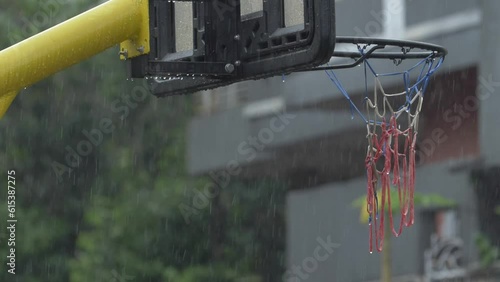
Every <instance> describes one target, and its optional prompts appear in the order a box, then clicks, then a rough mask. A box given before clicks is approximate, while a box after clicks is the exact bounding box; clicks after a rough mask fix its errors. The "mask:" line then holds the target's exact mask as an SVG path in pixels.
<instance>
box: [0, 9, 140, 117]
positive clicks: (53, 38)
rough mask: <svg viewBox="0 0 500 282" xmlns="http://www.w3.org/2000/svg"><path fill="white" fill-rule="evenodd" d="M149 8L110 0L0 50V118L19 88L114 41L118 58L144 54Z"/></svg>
mask: <svg viewBox="0 0 500 282" xmlns="http://www.w3.org/2000/svg"><path fill="white" fill-rule="evenodd" d="M148 10H149V9H148V0H110V1H108V2H106V3H104V4H101V5H99V6H97V7H95V8H93V9H91V10H89V11H87V12H85V13H83V14H81V15H78V16H76V17H74V18H72V19H70V20H68V21H66V22H63V23H61V24H59V25H57V26H55V27H52V28H50V29H48V30H46V31H44V32H42V33H39V34H37V35H35V36H33V37H31V38H28V39H26V40H24V41H22V42H20V43H18V44H16V45H14V46H11V47H9V48H7V49H5V50H3V51H0V66H1V67H0V118H1V117H2V116H3V115H4V114H5V112H6V111H7V109H8V107H9V106H10V104H11V103H12V101H13V100H14V98H15V96H16V95H17V93H18V92H19V91H20V90H21V89H23V88H25V87H28V86H31V85H33V84H34V83H36V82H38V81H41V80H43V79H45V78H47V77H49V76H51V75H53V74H55V73H57V72H59V71H61V70H64V69H66V68H68V67H70V66H72V65H75V64H77V63H79V62H81V61H84V60H86V59H88V58H90V57H92V56H94V55H96V54H98V53H101V52H103V51H105V50H106V49H108V48H110V47H112V46H114V45H116V44H119V43H121V46H120V50H121V52H120V54H122V56H121V57H122V59H125V58H126V57H128V58H132V57H136V56H139V55H142V54H147V53H149V48H150V44H149V14H148V13H149V11H148ZM125 54H126V57H125V56H124V55H125Z"/></svg>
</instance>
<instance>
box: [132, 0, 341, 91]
mask: <svg viewBox="0 0 500 282" xmlns="http://www.w3.org/2000/svg"><path fill="white" fill-rule="evenodd" d="M334 4H335V1H334V0H274V1H262V0H252V1H244V2H243V1H242V2H241V4H240V0H205V1H192V2H190V1H175V2H173V1H168V0H151V1H150V13H151V34H152V38H151V53H150V54H148V55H144V56H141V57H138V58H134V59H132V60H130V71H131V76H132V77H135V78H142V77H148V76H150V77H153V78H156V79H154V81H155V82H154V85H153V92H154V94H156V95H160V96H164V95H176V94H185V93H192V92H195V91H199V90H204V89H211V88H215V87H220V86H224V85H228V84H232V83H234V82H238V81H242V80H249V79H259V78H265V77H270V76H274V75H281V74H282V73H288V72H293V71H297V70H301V69H305V68H310V67H314V66H317V65H320V64H323V63H326V62H327V61H328V60H329V59H330V57H331V55H332V53H333V49H334V44H335V17H334V15H335V11H334Z"/></svg>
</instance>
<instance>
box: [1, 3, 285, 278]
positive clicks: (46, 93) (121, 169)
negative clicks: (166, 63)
mask: <svg viewBox="0 0 500 282" xmlns="http://www.w3.org/2000/svg"><path fill="white" fill-rule="evenodd" d="M58 2H65V1H58ZM66 2H67V3H68V4H65V5H63V6H61V7H60V10H59V12H58V13H53V14H51V16H50V20H49V21H48V23H47V24H46V25H39V26H37V27H36V28H35V29H33V30H31V29H27V30H28V31H29V32H28V33H26V34H24V31H23V29H25V28H26V26H25V22H26V20H25V19H27V20H28V21H30V19H32V18H33V16H34V14H35V13H36V12H37V11H41V10H42V9H43V7H42V6H41V5H42V4H43V3H45V1H31V0H29V1H10V0H9V1H7V0H0V7H1V9H0V49H2V48H5V47H7V46H9V45H10V44H11V38H9V36H10V34H21V36H22V37H24V38H26V37H28V36H30V35H32V34H34V33H36V32H38V31H40V30H43V29H46V28H48V27H50V26H51V25H52V24H53V23H57V22H61V21H63V20H65V19H67V18H69V17H71V16H74V15H76V14H78V13H79V12H82V11H84V10H86V9H87V8H90V7H92V6H95V5H97V4H98V3H99V2H102V1H97V0H93V1H83V0H79V1H66ZM66 2H65V3H66ZM125 77H126V76H125V66H124V65H123V64H122V63H121V62H120V61H119V60H118V58H117V48H112V49H110V50H108V51H106V52H104V53H102V54H100V55H98V56H96V57H95V58H92V59H90V60H88V61H86V62H83V63H81V64H78V65H76V66H74V67H72V68H70V69H69V70H66V71H63V72H60V73H58V74H56V75H54V76H52V77H50V78H48V79H46V80H44V81H42V82H40V83H37V84H36V85H34V86H32V87H29V88H28V89H26V90H25V91H23V93H21V94H20V95H18V97H17V98H16V100H15V101H14V103H13V105H12V107H11V108H10V109H9V111H8V113H7V115H6V116H5V117H4V118H3V119H2V122H1V123H0V148H7V149H6V150H0V166H1V167H3V168H14V169H16V171H17V172H18V178H17V179H16V180H17V181H18V184H17V186H18V190H17V195H16V203H17V207H16V210H17V215H18V217H19V225H18V228H17V239H18V241H19V242H20V245H19V246H18V248H17V256H18V261H17V262H18V265H17V266H18V269H17V271H16V273H17V274H16V276H15V278H14V279H13V278H12V276H9V275H10V274H8V273H7V272H6V271H2V272H0V281H12V282H15V281H26V282H67V281H73V282H78V281H84V282H88V281H96V282H99V281H103V282H108V281H118V280H119V279H116V277H113V274H114V273H115V272H113V271H116V272H117V273H120V274H121V273H125V274H126V275H127V276H130V277H134V278H133V280H132V281H181V282H190V281H208V282H210V281H221V282H222V281H239V280H240V279H239V278H241V277H247V278H246V280H243V279H241V282H265V281H266V282H267V281H277V280H278V279H280V278H279V275H280V273H281V272H282V271H283V267H282V266H283V265H284V258H283V256H284V254H283V250H284V232H285V231H284V229H285V228H284V219H283V212H284V195H285V188H284V186H282V185H277V184H275V183H272V182H258V183H236V182H235V183H231V184H230V185H229V186H228V187H224V188H225V189H223V190H221V192H220V193H219V194H218V195H217V196H216V197H215V198H213V199H210V200H209V202H208V204H207V205H206V207H205V208H202V209H196V214H194V215H193V216H192V217H191V222H190V223H189V224H188V223H186V221H185V219H184V217H183V215H182V213H181V212H180V210H179V205H180V204H182V203H184V204H187V205H188V206H191V207H192V206H193V201H194V199H195V196H196V195H199V191H203V188H204V187H205V185H206V184H207V183H208V182H209V181H208V180H207V179H194V178H193V177H191V176H189V175H188V174H187V172H186V169H185V168H186V164H185V155H186V148H185V147H186V142H187V141H186V127H187V124H188V121H189V120H190V118H191V117H192V101H191V98H190V97H187V96H186V97H183V96H179V97H174V98H168V99H161V100H157V99H155V98H152V96H148V97H147V98H146V100H145V101H143V102H141V103H138V104H137V105H136V106H134V107H130V108H129V109H128V110H129V111H128V113H127V114H126V115H124V114H123V113H116V112H115V111H113V110H112V104H113V103H116V101H120V100H121V99H122V98H123V97H124V96H125V95H130V94H131V93H130V91H131V89H133V87H134V86H136V85H141V82H140V81H134V82H132V81H127V80H126V79H125ZM103 118H109V119H110V120H111V121H112V124H113V125H114V126H115V129H114V130H113V132H112V133H111V134H108V135H104V136H103V140H102V142H101V143H99V144H98V145H96V146H94V147H93V149H92V152H91V153H90V154H89V155H88V156H85V157H82V158H81V160H80V161H79V162H78V165H77V166H75V167H71V173H67V172H65V173H64V174H62V175H61V177H60V179H58V177H57V175H56V173H55V172H54V170H53V168H52V164H53V163H54V162H58V163H61V164H62V165H64V166H69V165H68V163H67V161H66V157H67V149H66V148H67V147H71V148H73V149H76V147H77V145H78V144H79V142H81V141H82V140H86V137H85V135H84V134H83V131H84V130H86V131H90V130H92V129H95V128H99V122H100V121H101V120H102V119H103ZM5 178H6V177H5ZM233 182H234V181H233ZM4 191H5V190H4ZM193 191H198V193H194V192H193ZM5 196H6V195H5V194H3V195H2V196H1V197H0V199H2V200H0V208H1V209H2V210H5V199H6V197H5ZM0 236H1V237H0V241H1V242H4V240H5V233H1V234H0ZM6 247H7V246H6V244H3V243H2V244H0V253H2V254H5V253H7V250H6ZM5 259H6V258H5V256H2V257H0V263H2V264H3V265H4V266H5ZM271 274H272V275H275V276H272V275H271ZM261 277H267V278H268V279H271V280H265V281H264V280H262V281H259V278H261ZM269 277H270V278H269ZM120 281H121V280H120ZM125 281H127V280H125Z"/></svg>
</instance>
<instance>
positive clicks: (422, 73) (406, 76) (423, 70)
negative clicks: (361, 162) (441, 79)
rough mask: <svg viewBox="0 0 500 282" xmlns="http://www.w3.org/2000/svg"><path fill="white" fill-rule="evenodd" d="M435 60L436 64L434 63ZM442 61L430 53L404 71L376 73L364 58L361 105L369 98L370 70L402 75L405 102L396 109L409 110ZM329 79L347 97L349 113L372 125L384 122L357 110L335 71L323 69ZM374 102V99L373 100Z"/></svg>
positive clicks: (386, 75) (360, 49) (361, 50)
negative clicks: (363, 83) (363, 96)
mask: <svg viewBox="0 0 500 282" xmlns="http://www.w3.org/2000/svg"><path fill="white" fill-rule="evenodd" d="M358 51H359V52H360V54H361V56H362V57H366V54H365V50H364V49H363V48H361V47H360V46H358ZM436 61H437V64H436ZM443 61H444V58H443V57H440V58H439V59H437V60H436V59H435V58H434V54H430V55H429V56H428V57H426V58H424V59H422V60H420V61H418V62H417V63H416V64H415V65H413V66H411V67H410V68H409V69H407V70H405V71H400V72H389V73H378V72H377V71H376V70H375V68H374V67H373V66H372V64H371V63H370V62H369V59H368V58H365V59H364V60H363V67H364V69H363V71H364V77H365V98H364V99H363V105H365V104H366V102H367V100H369V96H368V72H370V73H371V74H372V75H373V76H374V77H376V78H378V77H391V76H402V79H403V83H404V87H405V98H406V99H405V100H406V101H405V103H404V104H403V105H401V106H400V107H399V108H398V109H397V111H400V110H402V109H406V111H409V110H410V108H411V105H412V104H413V103H414V102H415V101H416V100H414V99H415V98H416V96H417V95H421V96H422V97H423V96H424V93H425V91H426V90H427V86H428V84H429V80H430V77H431V76H432V75H433V74H434V73H435V72H436V71H437V69H439V67H441V65H442V63H443ZM417 68H418V71H419V72H418V76H417V78H416V81H415V83H413V84H412V82H411V73H412V72H413V71H414V70H416V69H417ZM325 72H326V74H327V75H328V77H329V78H330V80H331V81H332V82H333V83H334V84H335V86H336V87H337V88H338V89H339V91H340V92H341V93H342V95H344V97H345V98H346V99H347V101H348V102H349V104H350V110H351V115H352V116H353V115H354V112H355V113H357V114H358V115H359V116H360V117H361V119H363V121H364V122H365V123H367V124H374V125H382V124H383V123H384V122H381V121H374V120H370V119H369V118H367V117H366V116H365V115H364V114H363V112H361V111H360V110H359V108H358V107H357V106H356V104H355V103H354V102H353V101H352V99H351V98H350V96H349V93H348V92H347V90H346V89H345V88H344V86H343V85H342V83H341V82H340V80H339V79H338V77H337V76H336V74H335V72H334V71H333V70H326V71H325ZM374 102H376V101H374Z"/></svg>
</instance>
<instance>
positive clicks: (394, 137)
mask: <svg viewBox="0 0 500 282" xmlns="http://www.w3.org/2000/svg"><path fill="white" fill-rule="evenodd" d="M336 43H337V47H336V50H335V52H334V57H337V59H338V58H348V59H353V60H354V62H349V63H342V64H341V63H336V64H332V62H330V64H328V65H327V66H323V67H319V68H315V69H313V70H325V72H326V73H327V75H328V77H329V78H330V79H331V81H332V82H333V83H334V84H335V86H336V87H337V88H338V89H339V90H340V92H341V93H342V94H343V95H344V96H345V97H346V98H347V100H348V101H349V103H350V106H351V111H352V114H354V113H357V114H358V115H359V116H360V117H361V118H362V119H363V120H364V121H365V123H366V128H367V136H366V137H367V140H368V148H367V153H366V159H365V166H366V171H367V207H366V209H367V212H368V214H369V219H368V221H369V250H370V253H371V252H372V251H373V239H375V242H376V243H375V244H376V248H377V250H378V251H379V252H380V251H382V248H383V239H384V218H385V204H386V202H387V205H388V213H389V221H390V227H391V229H392V233H393V234H394V235H395V236H396V237H397V236H399V235H401V233H402V231H403V227H409V226H411V225H413V223H414V204H413V198H414V191H415V142H416V139H417V134H418V120H419V114H420V111H421V109H422V102H423V99H424V94H425V91H426V88H427V85H428V83H429V79H430V77H431V76H432V75H433V74H434V73H435V72H436V70H437V69H438V68H439V67H440V66H441V64H442V63H443V61H444V57H445V56H446V54H447V51H446V49H444V48H443V47H440V46H437V45H432V44H427V43H421V42H413V41H402V40H390V39H377V38H359V37H337V41H336ZM341 44H347V45H350V46H351V47H354V48H351V49H349V48H347V49H346V50H343V51H340V50H339V47H340V48H341ZM374 59H377V60H378V59H389V60H391V61H392V62H393V63H394V64H395V66H396V67H401V65H402V63H403V62H408V61H415V62H414V63H411V64H410V67H409V68H406V69H404V70H398V71H396V72H388V73H379V72H377V71H376V70H375V66H374V63H373V60H374ZM357 66H362V67H363V68H364V69H363V70H364V86H365V96H364V99H362V101H363V102H362V103H363V104H364V110H361V109H362V108H363V107H360V106H358V105H356V103H355V102H354V99H352V97H351V96H350V95H349V94H348V92H347V91H346V89H345V88H344V87H343V85H342V83H341V82H340V80H339V78H338V77H337V75H336V74H335V72H334V70H336V69H347V68H354V67H357ZM370 76H371V77H373V89H374V90H373V93H372V94H369V93H368V92H369V91H368V83H369V77H370ZM398 76H400V77H401V78H402V83H403V86H404V89H402V91H400V92H397V93H388V92H386V90H385V89H384V88H383V86H382V82H381V79H382V78H384V77H396V78H397V77H398ZM401 141H403V142H401ZM400 142H401V143H400ZM391 186H393V187H395V189H397V192H398V198H399V203H400V205H399V206H400V212H401V221H400V226H399V229H398V230H397V231H396V229H395V228H394V223H393V217H392V208H391V197H390V194H391V193H390V192H391ZM377 189H380V190H381V198H380V197H379V196H380V195H379V192H377ZM379 211H380V213H379ZM379 214H380V215H379ZM379 217H380V218H379ZM373 234H375V238H373Z"/></svg>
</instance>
